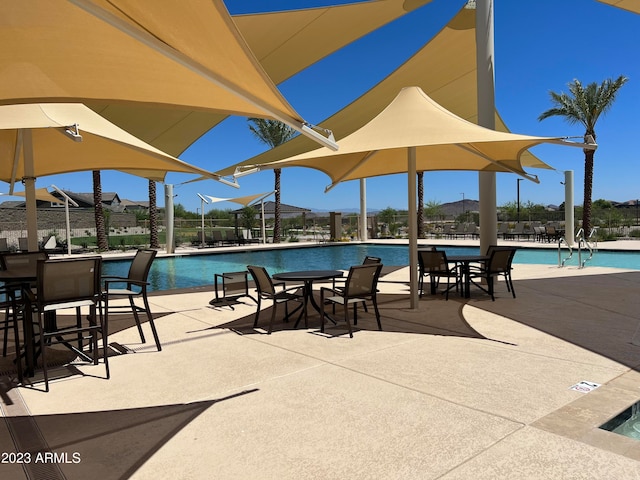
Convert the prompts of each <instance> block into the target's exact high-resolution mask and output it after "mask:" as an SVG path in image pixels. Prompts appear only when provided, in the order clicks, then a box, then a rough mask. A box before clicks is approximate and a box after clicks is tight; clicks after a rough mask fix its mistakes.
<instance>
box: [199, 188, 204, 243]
mask: <svg viewBox="0 0 640 480" xmlns="http://www.w3.org/2000/svg"><path fill="white" fill-rule="evenodd" d="M200 211H201V212H202V213H201V215H202V216H201V217H200V228H201V230H200V246H201V247H202V248H204V198H202V197H200Z"/></svg>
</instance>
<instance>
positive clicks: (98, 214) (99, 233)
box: [92, 170, 109, 252]
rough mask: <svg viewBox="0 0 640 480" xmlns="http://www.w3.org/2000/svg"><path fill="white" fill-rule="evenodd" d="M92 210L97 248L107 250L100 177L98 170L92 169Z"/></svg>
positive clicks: (102, 250) (107, 242) (107, 243)
mask: <svg viewBox="0 0 640 480" xmlns="http://www.w3.org/2000/svg"><path fill="white" fill-rule="evenodd" d="M92 173H93V212H94V216H95V220H96V243H97V244H98V250H99V251H101V252H106V251H107V250H109V241H108V240H107V231H106V228H105V221H104V210H103V208H102V179H101V178H100V170H93V172H92Z"/></svg>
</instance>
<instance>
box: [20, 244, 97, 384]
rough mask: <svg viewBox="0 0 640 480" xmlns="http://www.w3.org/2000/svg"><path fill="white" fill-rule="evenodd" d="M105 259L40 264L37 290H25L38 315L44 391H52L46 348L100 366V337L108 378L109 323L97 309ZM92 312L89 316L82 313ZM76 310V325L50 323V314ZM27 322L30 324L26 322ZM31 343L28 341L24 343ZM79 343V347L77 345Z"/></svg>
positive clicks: (66, 260) (66, 259) (37, 324)
mask: <svg viewBox="0 0 640 480" xmlns="http://www.w3.org/2000/svg"><path fill="white" fill-rule="evenodd" d="M101 266H102V258H101V257H99V256H93V257H85V258H73V259H69V258H64V259H48V260H40V261H38V266H37V269H38V273H37V278H38V279H37V289H36V290H35V293H34V291H33V290H31V289H25V290H24V295H25V297H26V298H28V300H29V305H30V308H29V311H31V312H33V313H35V315H36V318H37V320H36V321H34V322H33V323H34V326H37V332H35V330H34V338H35V335H37V337H38V339H39V341H38V343H39V349H40V353H41V354H42V371H43V375H44V383H45V390H46V391H47V392H48V391H49V374H48V366H47V348H46V347H48V346H50V345H55V344H62V345H64V346H66V347H67V348H69V349H70V350H72V351H73V352H74V353H76V354H77V355H79V356H80V357H81V358H83V359H85V360H87V361H92V362H93V364H94V365H98V357H99V356H100V354H99V349H98V336H100V337H101V338H102V358H103V362H104V366H105V371H106V378H107V379H108V378H109V377H110V374H109V360H108V347H107V336H108V331H107V320H106V318H104V317H103V316H102V310H101V309H99V308H98V305H99V303H100V299H101V289H100V271H101ZM83 308H85V309H86V308H88V309H89V314H88V315H87V314H86V311H85V312H83V311H82V309H83ZM67 309H74V310H75V322H73V323H71V324H65V325H62V326H60V325H59V323H60V318H59V317H58V318H57V319H56V320H54V321H51V317H48V318H47V313H49V312H56V311H58V310H67ZM27 321H28V320H27ZM25 340H26V341H29V340H28V339H25ZM86 340H89V353H91V354H92V356H89V355H88V353H87V352H86V351H85V348H84V347H85V344H84V343H85V341H86ZM74 343H76V345H74Z"/></svg>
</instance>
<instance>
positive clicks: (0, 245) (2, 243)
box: [0, 237, 10, 253]
mask: <svg viewBox="0 0 640 480" xmlns="http://www.w3.org/2000/svg"><path fill="white" fill-rule="evenodd" d="M9 251H10V250H9V244H8V243H7V239H6V238H4V237H2V238H0V253H4V252H9Z"/></svg>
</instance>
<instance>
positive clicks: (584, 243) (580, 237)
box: [558, 227, 598, 268]
mask: <svg viewBox="0 0 640 480" xmlns="http://www.w3.org/2000/svg"><path fill="white" fill-rule="evenodd" d="M596 231H597V227H594V228H592V229H591V233H590V234H589V239H587V238H585V236H584V229H583V228H580V230H578V233H576V243H577V244H578V266H579V267H578V268H584V266H585V264H586V263H587V262H588V261H589V260H591V259H592V258H593V252H594V251H597V250H598V243H597V240H595V239H596ZM591 238H593V239H594V245H592V244H591V242H590V241H589V240H590V239H591ZM563 243H564V244H565V245H566V246H567V247H569V256H568V257H566V258H565V259H562V244H563ZM583 249H584V250H588V251H589V257H588V258H585V259H584V260H583V259H582V250H583ZM572 256H573V247H572V246H571V245H569V243H568V242H567V240H566V239H565V238H564V237H561V238H560V240H558V267H564V264H565V263H566V262H567V260H569V259H571V257H572Z"/></svg>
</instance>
